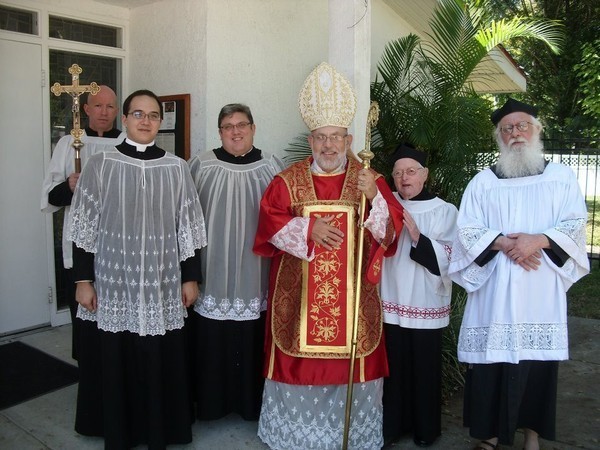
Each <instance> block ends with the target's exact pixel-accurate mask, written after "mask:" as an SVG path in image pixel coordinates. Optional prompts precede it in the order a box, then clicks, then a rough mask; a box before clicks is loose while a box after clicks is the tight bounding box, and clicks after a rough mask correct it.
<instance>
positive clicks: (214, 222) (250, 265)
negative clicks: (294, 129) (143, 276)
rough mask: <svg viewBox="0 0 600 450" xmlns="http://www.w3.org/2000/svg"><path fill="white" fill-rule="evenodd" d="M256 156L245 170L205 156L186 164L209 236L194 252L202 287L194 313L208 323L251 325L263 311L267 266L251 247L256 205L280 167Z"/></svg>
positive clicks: (273, 160) (270, 158)
mask: <svg viewBox="0 0 600 450" xmlns="http://www.w3.org/2000/svg"><path fill="white" fill-rule="evenodd" d="M262 155H263V158H262V159H260V160H258V161H255V162H251V163H249V164H231V163H228V162H225V161H221V160H219V159H218V158H217V157H216V156H215V153H214V152H212V151H209V152H203V153H201V154H199V155H197V156H195V157H193V158H192V159H190V161H189V164H190V170H191V172H192V177H193V178H194V182H195V183H196V188H197V190H198V193H199V195H200V203H201V204H202V208H203V210H204V214H205V217H204V219H205V221H206V228H207V231H208V233H209V238H208V246H207V247H205V248H203V249H202V250H201V252H200V260H201V263H202V284H201V286H200V291H201V292H200V297H199V298H198V301H197V302H196V303H195V305H194V311H196V312H197V313H198V314H200V315H201V316H204V317H207V318H209V319H216V320H255V319H258V318H259V317H260V313H261V312H262V311H266V309H267V292H268V289H269V267H270V262H271V261H270V258H264V257H261V256H258V255H256V254H255V253H254V252H253V251H252V246H253V245H254V237H255V236H256V227H257V225H258V213H259V210H260V199H261V198H262V195H263V193H264V191H265V189H266V188H267V186H268V185H269V183H270V182H271V180H272V179H273V177H274V176H275V175H277V174H278V173H279V172H281V171H282V170H283V169H284V168H285V164H284V163H283V162H282V161H281V160H280V159H279V158H278V157H276V156H274V155H271V154H269V153H266V152H262Z"/></svg>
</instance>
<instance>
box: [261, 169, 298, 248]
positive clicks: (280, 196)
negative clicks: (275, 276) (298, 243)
mask: <svg viewBox="0 0 600 450" xmlns="http://www.w3.org/2000/svg"><path fill="white" fill-rule="evenodd" d="M293 218H294V216H293V215H292V212H291V210H290V194H289V192H288V189H287V186H286V184H285V182H284V181H283V179H282V178H280V177H277V176H276V177H275V178H273V181H271V183H270V184H269V186H268V187H267V189H266V190H265V193H264V194H263V197H262V199H261V201H260V212H259V215H258V227H257V229H256V238H255V239H254V247H253V251H254V253H256V254H257V255H260V256H266V257H272V256H275V255H277V254H278V253H281V250H279V249H278V248H277V247H275V246H274V245H273V244H271V243H270V242H269V239H271V238H272V237H273V236H274V235H275V234H277V233H278V232H279V230H281V229H282V228H283V227H284V226H286V225H287V223H288V222H289V221H290V220H292V219H293Z"/></svg>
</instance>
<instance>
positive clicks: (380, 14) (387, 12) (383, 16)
mask: <svg viewBox="0 0 600 450" xmlns="http://www.w3.org/2000/svg"><path fill="white" fill-rule="evenodd" d="M371 14H372V25H371V80H373V81H374V80H375V76H376V75H377V64H378V63H379V60H380V59H381V55H382V54H383V50H384V49H385V46H386V44H387V43H388V42H390V41H393V40H396V39H398V38H401V37H403V36H406V35H408V34H409V33H416V31H415V30H414V29H413V28H412V27H411V26H410V25H409V24H408V23H407V22H406V21H405V20H404V19H402V18H401V17H400V16H399V15H398V14H397V13H396V12H395V11H394V10H393V9H392V8H390V7H389V6H388V5H387V4H385V3H384V2H383V1H382V0H374V1H373V6H372V8H371Z"/></svg>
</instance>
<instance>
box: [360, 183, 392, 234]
mask: <svg viewBox="0 0 600 450" xmlns="http://www.w3.org/2000/svg"><path fill="white" fill-rule="evenodd" d="M389 218H390V211H389V209H388V205H387V202H386V201H385V199H384V198H383V195H381V192H379V190H377V195H376V196H375V198H374V199H373V201H372V202H371V211H370V212H369V218H368V219H367V220H366V221H365V228H366V229H367V230H369V231H370V232H371V234H372V235H373V237H374V238H375V240H376V241H377V242H381V241H382V240H383V238H384V237H385V232H386V230H387V223H388V219H389Z"/></svg>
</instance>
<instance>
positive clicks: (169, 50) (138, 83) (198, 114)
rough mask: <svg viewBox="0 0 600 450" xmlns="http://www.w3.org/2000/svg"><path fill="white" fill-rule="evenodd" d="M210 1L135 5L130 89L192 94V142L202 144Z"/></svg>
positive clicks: (168, 0) (128, 76) (193, 145)
mask: <svg viewBox="0 0 600 450" xmlns="http://www.w3.org/2000/svg"><path fill="white" fill-rule="evenodd" d="M206 10H207V2H204V1H197V0H164V1H160V2H157V3H152V4H150V5H145V6H140V7H138V8H134V9H132V10H131V19H130V27H129V30H130V32H129V41H128V48H129V53H128V54H129V66H128V67H129V70H128V72H127V73H125V78H126V79H128V80H129V83H128V85H129V93H131V92H133V91H135V90H137V89H150V90H151V91H153V92H154V93H155V94H157V95H175V94H190V109H191V113H190V146H191V149H192V151H193V150H195V149H196V148H199V147H202V146H203V145H204V142H205V139H206V133H205V130H204V123H205V120H206V117H205V113H206V109H205V105H206V93H207V88H206V86H207V81H206V73H207V70H206V61H205V54H206V42H207V40H206Z"/></svg>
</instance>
